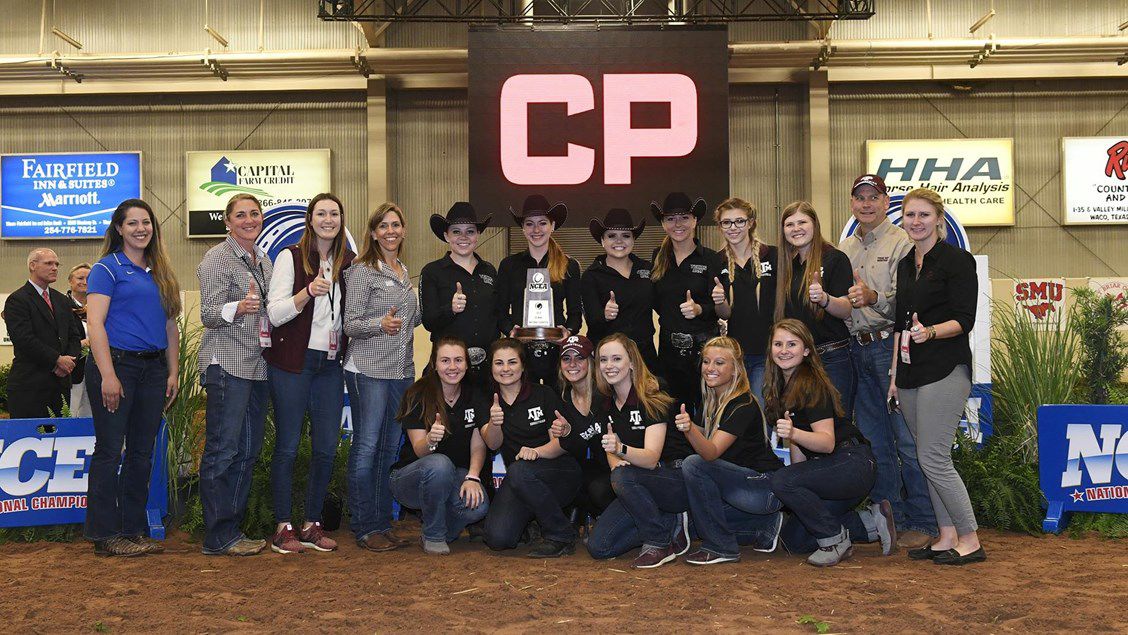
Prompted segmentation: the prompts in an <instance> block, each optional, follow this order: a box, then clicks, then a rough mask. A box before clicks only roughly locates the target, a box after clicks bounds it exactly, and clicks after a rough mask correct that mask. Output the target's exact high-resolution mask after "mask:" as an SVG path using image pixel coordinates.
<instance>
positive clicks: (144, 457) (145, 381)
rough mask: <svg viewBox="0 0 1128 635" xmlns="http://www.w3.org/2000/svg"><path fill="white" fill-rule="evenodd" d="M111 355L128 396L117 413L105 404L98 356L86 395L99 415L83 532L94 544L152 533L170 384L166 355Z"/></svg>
mask: <svg viewBox="0 0 1128 635" xmlns="http://www.w3.org/2000/svg"><path fill="white" fill-rule="evenodd" d="M110 357H111V359H112V360H113V364H114V373H115V374H116V375H117V378H118V381H120V382H121V389H122V392H123V393H125V395H124V396H123V397H122V398H121V401H120V402H119V403H118V408H117V411H116V412H110V411H108V410H106V408H105V407H104V406H103V405H102V374H101V373H100V372H98V366H97V365H96V364H95V363H94V356H93V355H91V356H89V357H88V358H87V361H86V394H87V395H88V396H89V398H90V409H91V411H92V414H93V415H94V457H93V458H92V459H91V461H90V475H89V481H88V486H87V494H86V527H85V530H84V532H83V533H84V535H85V536H86V537H87V538H89V539H90V540H106V539H107V538H113V537H114V536H123V535H124V536H139V535H143V534H144V535H148V533H149V521H148V519H147V518H146V516H145V503H146V502H148V500H149V475H150V473H151V472H152V469H153V443H154V442H155V441H156V439H157V431H158V430H159V429H160V427H161V411H162V410H163V409H164V402H165V389H166V387H167V382H168V360H167V359H166V358H165V357H164V355H162V356H161V357H160V358H158V359H139V358H136V357H130V356H126V355H121V354H118V353H116V352H112V351H111V355H110ZM123 444H124V445H125V454H124V456H123V455H122V451H121V448H122V445H123ZM119 467H120V470H121V472H120V475H119V472H118V469H119ZM16 471H17V472H18V471H19V470H18V466H17V470H16Z"/></svg>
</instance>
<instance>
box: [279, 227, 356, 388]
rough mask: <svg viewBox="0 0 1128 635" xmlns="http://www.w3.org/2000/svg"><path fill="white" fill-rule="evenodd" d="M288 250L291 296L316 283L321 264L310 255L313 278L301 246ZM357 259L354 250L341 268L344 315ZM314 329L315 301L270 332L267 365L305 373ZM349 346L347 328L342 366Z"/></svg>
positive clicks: (339, 356) (341, 354) (346, 256)
mask: <svg viewBox="0 0 1128 635" xmlns="http://www.w3.org/2000/svg"><path fill="white" fill-rule="evenodd" d="M287 250H289V252H290V255H291V256H292V257H293V259H294V289H293V290H292V291H291V292H290V295H297V294H298V292H299V291H301V290H302V289H304V288H306V286H308V285H309V283H310V282H312V281H313V277H314V276H316V275H317V271H318V268H319V267H320V266H321V263H320V262H319V261H318V260H319V259H318V256H317V253H316V252H313V253H311V254H310V259H309V260H310V264H311V265H313V271H314V276H310V275H309V274H307V273H306V272H305V267H303V266H301V260H300V258H301V254H300V252H299V251H298V246H297V245H294V246H293V247H287ZM355 257H356V254H354V253H353V252H352V251H346V252H345V264H344V266H342V267H341V275H340V278H339V279H338V280H337V283H338V284H339V285H340V286H341V313H342V314H344V312H345V270H346V269H348V267H349V265H351V264H352V261H353V258H355ZM311 328H313V300H310V301H309V302H306V305H305V307H303V308H302V310H301V312H300V313H298V314H297V315H295V316H294V319H292V320H290V321H289V322H287V323H285V324H283V325H282V326H276V327H274V329H273V330H272V331H271V333H270V339H271V346H270V348H267V349H264V350H263V352H262V356H263V357H264V358H266V361H267V363H269V364H270V365H271V366H274V367H275V368H279V369H281V370H284V371H287V372H291V373H300V372H302V367H303V366H305V355H306V349H307V348H309V331H310V329H311ZM348 345H349V338H347V337H345V333H344V329H341V348H340V350H338V351H337V362H338V363H341V361H342V360H344V359H345V351H346V350H348Z"/></svg>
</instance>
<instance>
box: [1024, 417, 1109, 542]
mask: <svg viewBox="0 0 1128 635" xmlns="http://www.w3.org/2000/svg"><path fill="white" fill-rule="evenodd" d="M1038 472H1039V478H1040V481H1041V484H1042V493H1043V494H1044V495H1045V496H1046V500H1047V501H1048V502H1049V508H1048V509H1047V511H1046V519H1045V521H1044V522H1043V523H1042V529H1043V530H1044V531H1055V532H1056V531H1060V530H1061V529H1062V528H1063V527H1064V525H1065V523H1064V522H1063V514H1065V513H1067V512H1074V511H1079V512H1117V513H1122V514H1123V513H1128V406H1042V407H1040V408H1038Z"/></svg>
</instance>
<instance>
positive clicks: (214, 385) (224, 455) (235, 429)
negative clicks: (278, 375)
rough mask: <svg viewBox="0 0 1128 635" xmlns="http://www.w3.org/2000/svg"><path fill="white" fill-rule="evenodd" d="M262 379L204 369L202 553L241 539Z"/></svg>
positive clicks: (260, 418) (259, 428) (261, 417)
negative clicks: (206, 397)
mask: <svg viewBox="0 0 1128 635" xmlns="http://www.w3.org/2000/svg"><path fill="white" fill-rule="evenodd" d="M266 384H267V382H265V381H252V380H249V379H243V378H241V377H236V376H234V375H231V374H228V373H227V372H226V371H224V370H223V368H222V367H221V366H220V365H219V364H212V365H211V366H208V368H207V371H206V372H205V373H204V390H206V391H207V395H208V405H207V409H206V412H205V415H206V418H207V424H206V432H205V438H204V456H203V458H202V459H201V460H200V501H201V502H202V503H203V508H204V551H205V552H208V553H218V552H221V551H224V550H225V549H227V548H228V547H230V546H231V545H234V544H235V543H236V542H238V541H239V539H241V538H243V531H242V530H241V529H240V526H241V525H242V524H243V516H244V515H245V514H246V512H247V497H248V496H249V495H250V493H251V477H252V476H253V472H254V466H255V460H257V459H258V455H259V451H261V450H262V435H263V428H264V426H265V425H266V400H267V395H268V389H267V386H266Z"/></svg>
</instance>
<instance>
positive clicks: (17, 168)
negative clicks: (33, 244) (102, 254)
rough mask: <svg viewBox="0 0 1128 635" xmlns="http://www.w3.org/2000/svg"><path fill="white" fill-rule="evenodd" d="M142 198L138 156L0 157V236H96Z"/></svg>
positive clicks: (42, 155) (135, 153)
mask: <svg viewBox="0 0 1128 635" xmlns="http://www.w3.org/2000/svg"><path fill="white" fill-rule="evenodd" d="M127 198H141V153H140V152H99V153H89V154H84V153H54V154H5V155H2V156H0V238H101V237H102V236H103V235H104V234H105V232H106V228H107V227H109V226H110V217H111V216H112V215H113V212H114V208H116V207H117V205H118V203H120V202H122V201H124V200H125V199H127Z"/></svg>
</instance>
